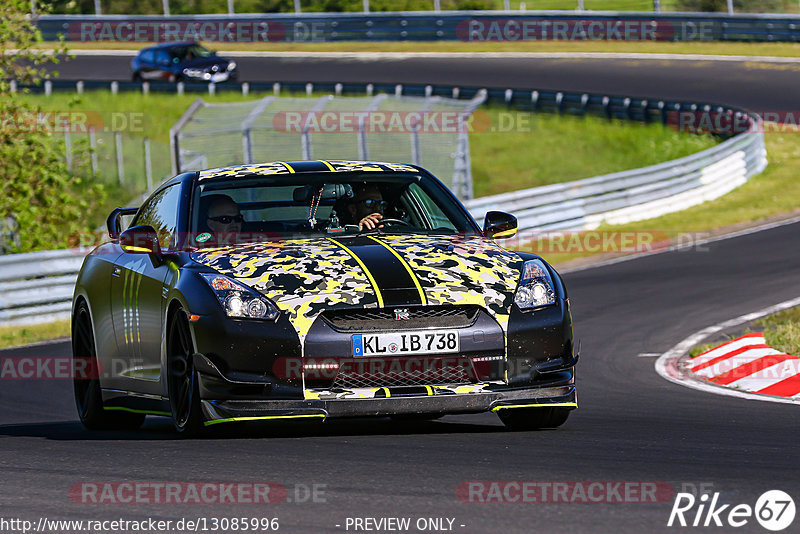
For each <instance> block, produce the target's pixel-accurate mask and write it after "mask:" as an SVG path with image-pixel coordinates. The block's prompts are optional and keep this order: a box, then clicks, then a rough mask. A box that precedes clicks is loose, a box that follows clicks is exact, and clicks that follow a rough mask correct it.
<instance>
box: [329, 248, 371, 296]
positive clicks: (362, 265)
mask: <svg viewBox="0 0 800 534" xmlns="http://www.w3.org/2000/svg"><path fill="white" fill-rule="evenodd" d="M328 239H330V240H331V241H332V242H333V243H336V244H337V245H339V246H340V247H342V249H344V251H345V252H347V253H348V254H350V257H351V258H353V259H354V260H356V263H358V266H359V267H361V270H362V271H364V274H365V275H367V278H368V279H369V283H370V284H372V289H374V290H375V297H376V298H377V299H378V307H379V308H383V295H382V294H381V290H380V289H379V288H378V284H377V282H375V278H373V276H372V273H371V272H369V269H367V266H366V265H364V262H363V261H361V258H359V257H358V256H356V255H355V254H354V253H353V251H352V250H350V249H349V248H347V247H346V246H344V245H343V244H341V243H340V242H339V241H337V240H335V239H333V238H331V237H329V238H328Z"/></svg>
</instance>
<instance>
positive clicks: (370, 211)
mask: <svg viewBox="0 0 800 534" xmlns="http://www.w3.org/2000/svg"><path fill="white" fill-rule="evenodd" d="M353 193H355V195H354V197H353V200H351V201H350V202H349V203H348V204H347V205H346V206H345V209H346V211H347V214H348V215H349V216H350V220H351V221H353V222H354V223H355V221H358V230H359V232H360V231H363V230H374V229H375V228H383V225H382V224H380V221H381V219H383V212H384V210H385V209H386V206H387V205H388V202H386V201H385V200H383V195H381V190H380V189H379V188H378V186H377V185H375V184H360V185H356V186H353Z"/></svg>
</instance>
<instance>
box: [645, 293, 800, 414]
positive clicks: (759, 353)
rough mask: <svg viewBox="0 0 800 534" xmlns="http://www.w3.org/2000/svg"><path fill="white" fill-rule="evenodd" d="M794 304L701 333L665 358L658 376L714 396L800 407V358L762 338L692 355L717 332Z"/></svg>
mask: <svg viewBox="0 0 800 534" xmlns="http://www.w3.org/2000/svg"><path fill="white" fill-rule="evenodd" d="M796 306H800V298H796V299H792V300H787V301H785V302H781V303H780V304H777V305H775V306H770V307H768V308H764V309H763V310H759V311H757V312H753V313H748V314H746V315H742V316H740V317H736V318H735V319H731V320H729V321H725V322H722V323H719V324H717V325H714V326H710V327H708V328H705V329H703V330H700V331H699V332H697V333H695V334H692V335H691V336H689V337H687V338H686V339H684V340H683V341H681V342H680V343H678V344H677V345H675V346H674V347H673V348H672V349H670V350H668V351H667V352H665V353H664V354H662V355H661V356H660V357H659V358H658V360H656V364H655V367H656V372H657V373H658V374H659V375H661V376H662V377H663V378H665V379H667V380H669V381H670V382H674V383H676V384H681V385H682V386H686V387H690V388H693V389H699V390H702V391H707V392H710V393H716V394H719V395H728V396H732V397H740V398H746V399H753V400H762V401H770V402H779V403H789V404H800V358H798V357H797V356H793V355H790V354H783V353H782V352H780V351H777V350H775V349H773V348H772V347H770V346H768V345H767V344H766V340H765V339H764V336H763V334H760V333H754V334H747V335H744V336H742V337H740V338H737V339H734V340H733V341H729V342H728V343H725V344H723V345H720V346H719V347H716V348H714V349H711V350H709V351H706V352H704V353H703V354H700V355H698V356H696V357H695V358H689V357H688V352H689V350H690V349H691V348H692V347H694V346H696V345H698V344H700V343H701V342H702V341H703V340H704V339H706V338H708V337H709V336H711V335H713V334H715V333H718V332H720V331H723V330H726V329H728V328H733V327H735V326H739V325H742V324H745V323H748V322H750V321H753V320H755V319H758V318H760V317H764V316H766V315H771V314H773V313H777V312H779V311H782V310H786V309H789V308H793V307H796Z"/></svg>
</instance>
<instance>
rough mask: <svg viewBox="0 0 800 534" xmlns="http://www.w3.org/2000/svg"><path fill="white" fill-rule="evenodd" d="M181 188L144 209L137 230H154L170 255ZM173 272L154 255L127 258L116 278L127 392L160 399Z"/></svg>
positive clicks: (115, 309)
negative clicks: (167, 292)
mask: <svg viewBox="0 0 800 534" xmlns="http://www.w3.org/2000/svg"><path fill="white" fill-rule="evenodd" d="M180 191H181V185H180V184H173V185H171V186H168V187H165V188H164V189H161V190H160V191H158V192H157V193H155V194H154V195H153V196H152V197H150V199H148V200H147V201H146V202H145V204H144V205H143V206H142V207H141V208H140V209H139V211H138V213H137V214H136V218H135V219H134V221H133V223H132V225H133V226H138V225H150V226H152V227H153V228H155V230H156V232H157V233H158V235H159V243H160V245H161V247H162V249H163V250H168V249H169V248H170V246H171V242H172V240H173V237H174V235H175V229H176V226H177V221H178V206H179V202H180ZM170 272H171V271H170V268H169V266H168V265H167V264H166V263H165V262H163V261H160V260H159V259H157V258H155V257H154V256H152V255H148V254H135V253H129V252H123V253H122V255H121V256H120V257H119V258H118V259H117V262H116V266H115V267H114V270H113V271H112V273H111V309H112V317H113V323H114V335H115V337H116V340H117V348H118V355H119V361H118V362H116V365H117V369H115V372H114V375H115V376H116V377H117V378H118V379H119V380H120V382H121V383H122V384H124V389H129V390H132V391H138V392H141V393H153V394H158V393H159V392H160V379H161V344H162V335H163V331H164V324H163V322H164V313H165V309H164V307H165V295H164V289H165V287H166V286H165V285H164V283H165V280H166V278H167V277H168V276H170Z"/></svg>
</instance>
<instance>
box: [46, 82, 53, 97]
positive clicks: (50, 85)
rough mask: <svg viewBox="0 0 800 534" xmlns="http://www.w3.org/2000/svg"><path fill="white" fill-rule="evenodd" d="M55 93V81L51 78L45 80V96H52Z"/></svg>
mask: <svg viewBox="0 0 800 534" xmlns="http://www.w3.org/2000/svg"><path fill="white" fill-rule="evenodd" d="M51 94H53V82H52V81H50V80H45V81H44V96H50V95H51Z"/></svg>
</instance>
